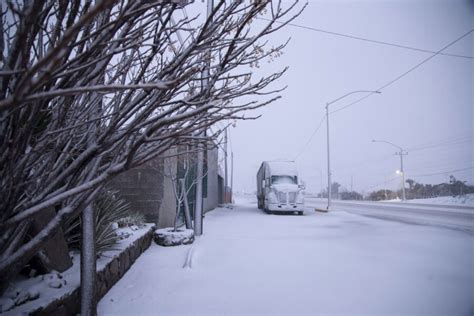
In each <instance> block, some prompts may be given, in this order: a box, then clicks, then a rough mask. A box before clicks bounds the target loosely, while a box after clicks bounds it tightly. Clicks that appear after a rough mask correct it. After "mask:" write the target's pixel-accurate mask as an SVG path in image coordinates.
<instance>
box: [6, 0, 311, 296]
mask: <svg viewBox="0 0 474 316" xmlns="http://www.w3.org/2000/svg"><path fill="white" fill-rule="evenodd" d="M282 2H283V1H254V2H250V3H246V2H244V1H231V2H226V1H219V2H218V3H217V4H216V6H215V9H214V11H213V13H212V15H211V16H212V18H210V19H207V20H206V21H205V22H204V23H203V24H202V25H200V27H197V28H192V27H191V26H190V25H191V24H192V23H196V17H190V18H188V17H187V16H186V17H184V18H178V17H179V16H183V15H182V14H177V12H180V10H181V6H180V4H179V3H177V1H163V0H136V1H125V0H122V1H116V0H101V1H99V0H98V1H95V2H92V0H70V1H59V0H58V1H44V0H23V1H22V0H18V1H6V3H5V4H3V5H2V4H0V11H1V19H2V20H1V23H0V27H1V30H0V36H1V38H0V87H1V88H0V284H1V286H0V292H1V291H2V290H3V289H2V287H4V286H6V285H7V284H8V280H9V278H10V277H11V276H13V275H15V274H16V272H17V271H19V269H21V268H22V267H23V266H24V265H25V264H26V263H27V262H28V261H29V260H30V259H31V257H32V256H34V255H35V254H36V253H37V252H38V251H39V250H40V249H41V247H42V245H43V244H44V242H45V241H47V240H48V239H49V238H51V236H52V234H53V233H55V232H56V231H57V229H58V228H59V227H60V225H61V223H62V222H63V221H64V220H65V219H66V218H68V217H70V216H72V215H74V214H78V213H80V212H82V211H83V210H84V208H85V207H87V206H88V205H90V203H91V202H92V201H93V200H94V198H95V197H96V195H97V193H98V192H99V191H100V189H101V188H102V187H103V186H104V185H105V183H106V182H107V181H108V180H110V179H111V178H112V177H113V176H115V175H117V174H119V173H121V172H124V171H126V170H128V169H130V168H133V167H135V166H138V165H140V164H143V163H145V162H147V161H149V160H151V159H153V158H155V157H158V156H160V155H163V153H164V152H166V151H167V150H168V149H169V148H170V147H171V146H175V145H179V144H182V143H184V142H186V141H188V140H187V139H186V137H189V135H197V134H198V133H201V132H202V131H203V130H205V129H207V128H208V127H209V126H211V125H213V124H215V123H216V122H218V121H221V120H226V119H252V118H254V117H245V116H244V115H243V111H246V110H251V109H256V108H259V107H261V106H264V105H266V104H269V103H271V102H272V101H274V100H276V99H277V98H278V96H276V95H275V94H274V93H278V92H279V91H281V90H278V89H276V90H273V91H272V90H268V88H269V85H270V84H271V83H272V82H274V81H275V80H277V79H278V78H280V77H281V76H282V74H283V73H284V71H285V70H282V71H281V72H277V73H274V74H271V75H269V76H266V77H263V78H259V79H256V80H255V79H254V78H252V72H251V69H249V66H251V65H255V64H257V63H258V62H259V61H261V60H263V59H267V58H270V57H271V56H274V55H276V54H279V52H280V51H281V50H282V49H283V48H284V46H285V45H286V43H283V44H281V45H279V46H276V47H267V46H268V44H267V43H266V42H263V39H264V38H265V37H267V36H268V35H269V34H272V33H274V32H277V31H278V30H279V29H280V28H281V27H283V26H284V25H285V23H287V22H289V21H291V20H292V19H293V18H295V17H296V16H297V15H299V13H300V12H301V10H302V8H300V9H298V8H297V4H296V3H291V4H288V3H287V2H285V3H286V5H285V6H283V5H282ZM2 3H3V2H2ZM260 14H265V17H266V18H268V19H269V20H268V21H266V22H261V21H260V22H259V23H258V24H257V23H254V21H255V18H256V17H258V15H260ZM281 22H283V23H281ZM180 36H182V37H183V41H180V40H179V37H180ZM208 51H210V52H211V53H210V54H208V53H207V52H208ZM209 59H210V60H211V68H210V71H209V82H210V84H209V85H208V86H206V88H205V89H199V88H198V87H199V86H200V83H201V80H202V78H201V76H200V74H201V72H202V70H203V68H204V66H205V65H206V61H208V60H209ZM257 95H258V96H266V95H267V96H268V97H267V98H266V99H265V100H263V101H257V100H252V101H247V102H242V103H239V102H238V100H239V98H240V97H243V96H257ZM248 99H249V98H246V100H248ZM51 207H54V208H55V209H56V215H55V217H54V218H53V219H52V220H51V221H50V222H49V223H48V224H47V225H46V226H45V227H44V229H43V230H42V231H41V232H39V233H38V234H36V235H34V236H29V237H28V239H26V235H27V232H28V228H29V226H30V225H31V223H32V221H33V219H34V216H36V215H37V214H40V213H41V212H43V211H45V210H46V209H48V208H51Z"/></svg>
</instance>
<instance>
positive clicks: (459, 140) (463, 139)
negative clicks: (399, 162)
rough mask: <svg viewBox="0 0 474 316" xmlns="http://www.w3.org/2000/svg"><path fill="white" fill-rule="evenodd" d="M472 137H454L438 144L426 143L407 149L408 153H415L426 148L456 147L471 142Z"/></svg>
mask: <svg viewBox="0 0 474 316" xmlns="http://www.w3.org/2000/svg"><path fill="white" fill-rule="evenodd" d="M472 139H473V136H464V137H456V138H451V139H449V140H442V141H439V142H434V143H428V144H424V145H420V146H416V147H412V148H407V150H408V151H417V150H423V149H428V148H435V147H443V146H449V145H458V144H463V143H466V142H470V141H472Z"/></svg>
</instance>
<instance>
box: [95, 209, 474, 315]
mask: <svg viewBox="0 0 474 316" xmlns="http://www.w3.org/2000/svg"><path fill="white" fill-rule="evenodd" d="M204 225H205V226H204V235H203V236H202V237H201V238H199V240H198V241H197V242H195V244H193V245H190V246H181V247H170V248H164V247H160V246H157V245H155V244H153V245H152V246H151V247H150V249H149V250H147V251H146V252H145V253H144V254H143V255H142V256H141V257H140V258H139V259H138V260H137V261H136V263H135V264H134V265H133V266H132V268H131V269H130V271H128V272H127V273H126V275H125V276H124V278H122V280H120V281H119V282H118V283H117V284H116V285H115V286H114V287H113V288H112V289H111V290H110V292H109V293H108V294H107V295H106V296H105V297H104V298H103V299H102V300H101V302H100V303H99V309H98V312H99V315H316V314H325V315H387V314H392V315H393V314H397V315H472V314H473V312H474V266H473V264H474V259H473V253H474V252H473V250H474V249H473V248H474V237H473V235H472V234H469V233H466V232H463V231H458V230H452V229H445V228H442V227H435V226H424V225H411V224H407V223H402V222H397V221H386V220H380V219H376V218H371V217H367V216H360V215H358V214H352V213H349V212H346V211H338V212H332V213H331V212H330V213H317V212H309V211H308V212H306V213H305V215H304V216H297V215H268V214H265V213H263V212H262V211H260V210H258V209H257V208H256V204H255V203H254V202H253V201H251V200H247V201H246V200H242V201H239V202H238V205H237V206H236V207H235V208H234V209H232V210H231V209H226V208H222V209H217V210H215V211H212V212H210V213H207V214H206V217H205V221H204ZM188 254H191V255H188ZM187 260H188V262H190V263H191V268H183V265H185V263H186V261H187Z"/></svg>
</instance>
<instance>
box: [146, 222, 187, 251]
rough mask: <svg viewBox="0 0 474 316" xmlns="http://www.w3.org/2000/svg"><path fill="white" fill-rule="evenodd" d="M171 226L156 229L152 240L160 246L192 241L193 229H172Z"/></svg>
mask: <svg viewBox="0 0 474 316" xmlns="http://www.w3.org/2000/svg"><path fill="white" fill-rule="evenodd" d="M173 230H174V229H173V228H172V227H167V228H162V229H157V230H156V231H155V233H154V235H153V240H154V241H155V242H156V243H157V244H158V245H160V246H165V247H169V246H179V245H189V244H192V243H193V242H194V231H193V230H192V229H178V230H177V231H175V232H174V231H173Z"/></svg>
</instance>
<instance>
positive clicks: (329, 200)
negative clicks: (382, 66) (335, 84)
mask: <svg viewBox="0 0 474 316" xmlns="http://www.w3.org/2000/svg"><path fill="white" fill-rule="evenodd" d="M354 93H381V92H380V91H373V90H356V91H352V92H349V93H346V94H345V95H343V96H342V97H339V98H337V99H335V100H333V101H331V102H328V103H326V128H327V147H328V148H327V150H328V206H327V210H328V211H329V207H330V206H331V191H332V190H331V157H330V146H329V106H330V105H331V104H333V103H336V102H337V101H339V100H341V99H343V98H345V97H347V96H349V95H351V94H354Z"/></svg>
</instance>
